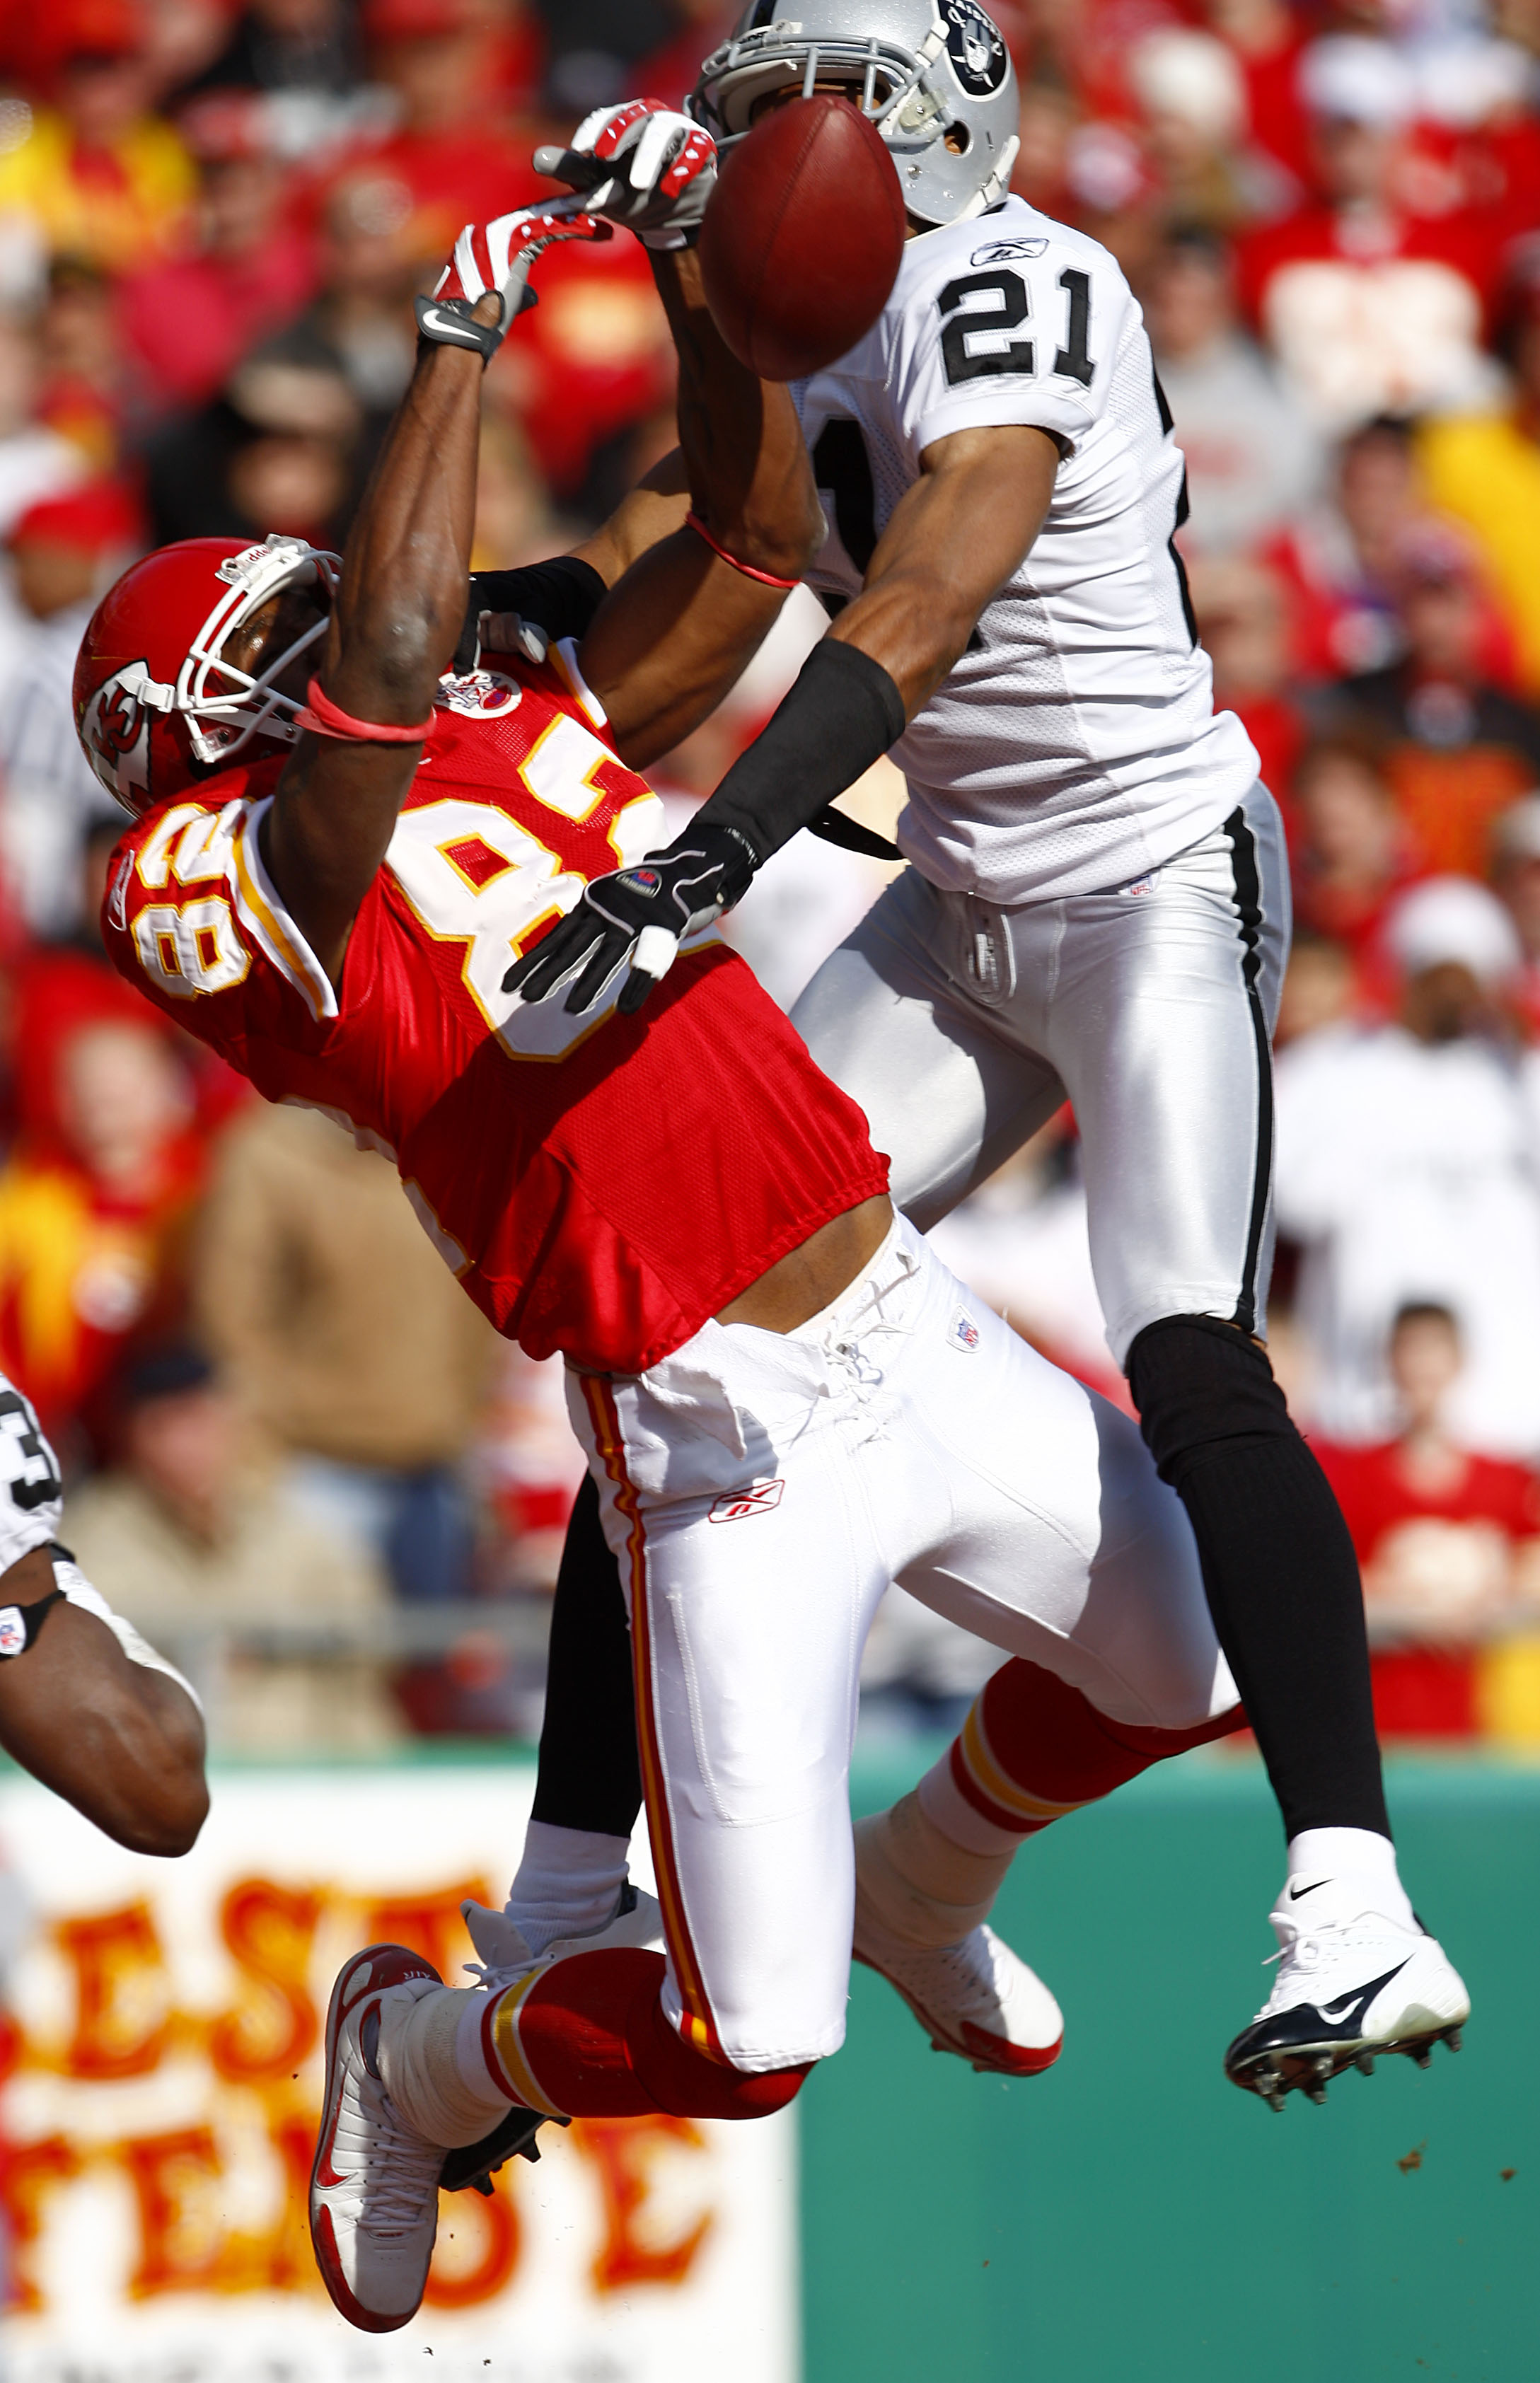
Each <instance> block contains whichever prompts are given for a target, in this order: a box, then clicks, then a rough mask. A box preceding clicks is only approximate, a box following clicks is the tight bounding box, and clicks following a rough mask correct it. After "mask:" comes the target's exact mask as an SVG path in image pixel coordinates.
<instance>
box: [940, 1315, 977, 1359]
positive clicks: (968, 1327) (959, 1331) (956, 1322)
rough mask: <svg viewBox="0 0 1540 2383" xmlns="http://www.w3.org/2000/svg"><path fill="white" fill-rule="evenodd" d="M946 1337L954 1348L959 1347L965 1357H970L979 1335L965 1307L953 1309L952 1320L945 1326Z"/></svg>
mask: <svg viewBox="0 0 1540 2383" xmlns="http://www.w3.org/2000/svg"><path fill="white" fill-rule="evenodd" d="M946 1337H947V1339H948V1340H950V1341H951V1343H952V1346H953V1347H954V1349H960V1350H961V1351H962V1352H963V1354H964V1356H965V1357H971V1356H972V1354H973V1352H974V1351H975V1350H976V1349H977V1348H978V1346H979V1337H980V1336H979V1327H978V1326H977V1324H975V1322H974V1321H973V1318H972V1316H971V1315H969V1314H968V1312H967V1308H966V1307H956V1308H954V1309H953V1311H952V1321H951V1323H950V1324H949V1325H948V1326H947V1327H946Z"/></svg>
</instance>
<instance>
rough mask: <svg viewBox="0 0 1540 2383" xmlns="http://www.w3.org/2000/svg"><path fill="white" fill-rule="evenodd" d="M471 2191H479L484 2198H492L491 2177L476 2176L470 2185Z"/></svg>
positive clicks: (487, 2199) (488, 2199)
mask: <svg viewBox="0 0 1540 2383" xmlns="http://www.w3.org/2000/svg"><path fill="white" fill-rule="evenodd" d="M471 2191H472V2192H479V2193H480V2194H481V2196H482V2198H483V2199H484V2200H486V2201H490V2200H491V2198H492V2179H491V2178H490V2177H489V2176H478V2177H477V2179H476V2180H475V2182H474V2184H473V2185H472V2187H471Z"/></svg>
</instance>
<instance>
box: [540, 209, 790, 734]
mask: <svg viewBox="0 0 1540 2383" xmlns="http://www.w3.org/2000/svg"><path fill="white" fill-rule="evenodd" d="M653 273H654V278H655V280H656V281H657V283H658V288H659V294H660V295H661V297H662V300H663V303H664V306H665V307H666V309H667V310H668V315H669V323H670V327H671V330H672V332H673V340H674V346H675V349H676V350H677V352H678V356H679V399H678V407H679V436H680V454H681V459H682V462H683V466H684V474H685V476H686V479H687V483H688V491H689V508H690V512H691V513H692V515H693V517H694V520H695V521H696V522H697V523H698V524H699V525H701V526H700V528H698V529H697V528H694V527H691V528H685V527H683V526H681V527H679V528H678V529H676V530H675V531H674V532H673V534H672V535H671V537H664V538H662V539H660V540H659V542H658V543H656V544H654V545H651V546H649V547H648V548H647V550H646V551H645V552H643V553H641V554H640V555H639V556H638V557H637V559H636V560H635V561H634V562H632V563H631V565H630V567H629V568H628V569H627V570H626V572H625V573H624V574H623V575H622V577H621V579H620V580H619V581H618V583H617V584H616V585H615V586H613V587H612V589H611V591H610V595H609V597H608V598H607V599H606V600H605V602H604V603H603V604H602V605H601V606H600V608H599V611H598V613H597V615H596V616H595V619H594V624H593V626H592V627H591V628H590V630H589V631H588V634H587V636H585V638H584V640H583V644H582V647H581V648H580V651H579V655H578V660H579V663H580V665H581V668H582V671H583V675H584V677H585V680H586V681H587V684H588V685H589V686H590V687H592V689H593V691H594V693H595V694H596V695H597V696H598V699H599V701H600V702H601V703H602V704H603V706H604V708H605V711H606V712H607V714H608V716H609V720H610V733H611V735H612V736H613V738H614V741H615V746H616V749H617V750H618V752H619V753H620V756H621V759H622V760H623V761H625V762H626V763H627V764H628V765H629V766H630V767H631V768H632V769H638V770H639V769H645V768H646V767H647V763H648V762H650V761H653V760H655V759H657V757H658V755H659V753H666V752H667V751H668V750H669V749H670V748H671V747H672V746H674V745H677V744H678V743H679V742H680V740H681V739H682V738H683V737H684V736H687V735H689V734H690V733H691V731H692V730H693V729H695V728H696V727H698V726H699V724H700V722H701V721H703V720H704V719H705V718H706V717H707V715H708V713H709V712H711V711H713V710H715V708H716V706H717V705H718V704H719V703H720V702H721V698H722V697H723V696H724V695H725V694H726V693H727V692H728V689H729V688H730V687H732V686H733V685H734V684H735V682H736V681H737V679H738V678H739V677H740V676H741V675H742V673H743V671H744V669H745V666H746V664H747V663H748V662H749V661H751V660H752V659H753V656H754V655H755V653H756V652H757V651H758V648H759V646H760V645H761V644H762V642H763V640H764V637H765V635H766V632H767V631H768V630H769V628H770V624H772V622H773V621H774V620H775V617H776V615H777V613H778V612H779V611H780V610H781V607H782V604H783V603H784V602H785V599H786V591H787V589H788V587H789V586H794V585H795V582H796V580H797V579H798V578H799V577H800V576H801V574H802V573H803V572H804V571H805V570H806V569H807V565H808V563H809V562H811V561H812V559H813V556H814V555H815V554H816V553H817V551H818V549H819V544H820V543H821V541H822V537H823V518H822V515H821V513H820V512H819V502H818V492H817V490H816V488H814V486H813V475H812V471H811V468H810V466H809V463H808V460H807V448H806V446H805V445H804V443H803V438H802V433H801V430H800V428H799V427H798V424H797V418H796V413H795V408H794V407H793V404H792V401H791V397H790V394H789V392H788V391H787V390H786V389H783V388H780V387H778V386H776V385H774V384H773V383H768V382H763V381H760V380H758V379H757V378H756V377H755V376H754V374H752V373H751V372H749V371H747V370H746V369H745V366H744V365H742V364H739V362H738V361H737V358H736V357H735V356H734V355H733V353H732V352H731V350H730V349H729V348H728V347H727V345H726V343H725V341H724V340H722V337H721V333H720V332H719V331H718V329H717V327H716V325H715V324H714V323H713V321H712V320H711V316H710V314H709V311H708V307H707V304H706V298H705V293H704V291H703V290H702V288H701V281H700V267H699V265H698V263H697V261H696V253H695V251H694V250H693V249H679V250H674V251H671V252H669V253H665V254H661V255H657V254H655V256H654V259H653ZM655 501H656V500H655ZM676 501H677V500H676ZM703 532H704V533H706V535H703V534H702V533H703ZM713 540H714V541H715V544H714V545H713V544H712V543H711V541H713ZM728 558H731V560H729V559H728ZM735 565H736V566H743V567H734V566H735Z"/></svg>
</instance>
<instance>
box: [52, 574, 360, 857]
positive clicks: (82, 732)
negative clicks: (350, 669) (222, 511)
mask: <svg viewBox="0 0 1540 2383" xmlns="http://www.w3.org/2000/svg"><path fill="white" fill-rule="evenodd" d="M340 568H341V565H340V562H339V559H338V557H337V556H336V555H335V554H326V553H323V552H322V551H321V550H320V549H318V548H315V547H313V546H307V545H306V543H305V541H304V539H303V538H302V537H277V536H275V537H270V538H268V540H267V541H266V543H265V545H264V546H243V545H242V544H241V542H240V539H239V538H235V537H184V538H182V539H180V540H179V543H178V544H177V545H175V546H163V547H161V548H160V549H159V550H158V551H157V552H156V553H154V554H147V555H145V556H144V557H143V558H142V560H141V561H140V562H136V563H133V564H132V565H131V566H130V567H129V570H127V571H125V573H124V574H123V576H122V578H121V579H119V580H117V582H116V583H115V584H114V586H111V587H109V588H108V590H107V592H106V594H105V596H104V597H103V599H102V600H101V602H100V604H98V605H97V607H96V610H95V611H94V612H93V613H92V618H91V624H90V626H89V627H88V628H87V630H86V633H85V636H83V637H82V638H81V640H80V654H79V656H78V657H77V659H76V663H75V733H76V735H78V736H79V737H80V743H81V745H82V746H83V747H84V748H85V757H86V759H87V760H88V761H89V762H90V763H91V766H92V769H93V770H94V771H95V772H96V775H97V776H98V777H99V778H100V779H101V781H102V784H103V785H104V786H105V788H106V790H107V792H108V793H109V794H110V795H116V796H117V800H118V801H119V802H120V803H121V804H122V805H123V807H124V809H126V810H129V811H132V812H133V814H134V815H135V817H136V818H137V817H139V816H141V815H142V813H143V812H145V811H147V810H149V809H151V808H152V807H153V806H154V804H156V803H161V802H164V801H165V800H166V796H168V795H175V794H180V793H181V792H182V791H183V790H184V789H185V788H186V787H188V786H190V785H192V784H194V783H195V782H196V781H197V780H198V779H199V778H201V777H206V776H207V775H208V773H209V772H210V771H212V770H217V769H225V768H227V767H228V765H229V763H230V762H231V761H233V760H234V759H236V758H237V756H238V755H239V754H240V753H241V752H243V751H244V750H245V749H246V747H248V746H249V745H251V744H252V742H253V739H255V740H258V744H259V750H260V751H264V752H271V751H272V750H273V749H274V748H275V747H279V748H281V747H285V746H289V745H292V744H293V743H294V742H295V740H296V738H297V737H298V735H299V733H300V732H299V730H298V728H297V727H296V726H295V714H296V713H297V712H298V711H299V710H301V709H302V702H301V701H300V700H298V699H296V698H294V697H292V696H288V695H281V694H280V693H279V692H278V690H277V686H275V685H274V684H273V682H274V681H275V679H277V676H278V674H279V673H280V672H282V671H283V670H285V669H286V668H287V667H288V665H289V664H290V662H291V661H293V659H294V657H295V655H296V654H302V653H303V652H305V651H306V649H307V648H309V647H311V646H313V645H314V643H315V640H316V639H317V638H318V637H320V636H322V635H323V634H324V633H325V630H326V620H325V618H323V619H321V620H319V621H316V622H313V623H312V624H311V626H310V627H309V628H308V629H306V630H305V632H304V634H303V635H302V636H299V637H296V638H295V639H294V640H293V641H292V642H291V643H290V644H289V645H287V646H285V647H284V648H283V649H282V650H281V651H279V652H273V653H265V654H264V655H262V657H261V667H260V672H259V674H258V675H257V676H256V677H254V678H253V676H252V675H251V673H249V672H246V671H242V670H237V669H236V668H235V666H234V664H233V663H231V662H228V661H221V659H220V648H221V647H222V646H223V644H224V642H225V640H226V638H227V637H228V636H230V635H231V634H232V632H233V631H235V630H237V629H239V628H240V627H241V626H242V625H243V624H244V623H246V622H247V621H249V620H250V619H251V617H252V614H253V612H254V611H256V610H257V608H258V606H259V605H262V604H265V603H266V602H267V600H268V599H269V597H272V596H276V595H277V594H279V593H280V592H281V591H282V590H283V589H285V588H288V587H294V586H301V587H303V586H312V587H314V588H315V589H316V590H317V593H318V594H319V595H321V596H322V598H323V601H326V600H328V599H329V598H330V597H331V595H332V594H333V593H334V592H335V590H336V586H337V581H338V574H339V571H340ZM253 758H255V757H254V756H253Z"/></svg>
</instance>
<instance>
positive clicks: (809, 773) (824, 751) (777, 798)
mask: <svg viewBox="0 0 1540 2383" xmlns="http://www.w3.org/2000/svg"><path fill="white" fill-rule="evenodd" d="M904 726H905V713H904V698H903V697H902V696H901V695H900V694H899V692H898V689H897V687H896V686H895V685H893V680H892V679H891V678H890V677H889V675H888V673H887V672H886V671H885V670H884V669H883V668H882V665H881V662H874V661H872V659H871V657H870V655H869V654H863V653H862V652H861V651H860V650H859V648H857V647H856V646H847V645H844V644H843V643H841V642H839V641H837V640H836V639H834V638H832V637H825V638H824V639H823V640H822V642H821V643H820V644H819V645H816V646H815V647H814V648H813V650H812V652H811V653H810V654H809V655H808V657H807V661H805V662H804V663H803V665H802V669H801V671H800V672H799V673H798V675H797V679H796V683H795V685H794V686H793V687H792V689H791V692H790V693H789V694H788V695H787V696H786V698H785V699H784V701H783V702H782V704H781V706H780V708H779V710H777V711H775V712H774V713H773V714H772V716H771V718H770V721H769V722H767V724H766V725H765V727H764V728H763V729H762V730H761V731H760V733H759V735H758V736H757V737H756V738H755V740H754V742H753V744H752V745H751V746H750V747H749V748H748V750H747V752H746V753H743V754H740V756H739V758H738V759H737V760H736V761H734V762H733V767H732V768H731V770H729V772H728V773H727V775H726V777H725V778H724V779H723V780H722V782H721V785H720V786H719V787H718V788H717V791H716V793H715V794H714V795H713V796H711V797H710V799H709V800H708V802H706V803H703V804H702V806H701V808H700V809H699V810H698V811H697V812H696V821H701V822H704V823H707V824H708V825H710V826H713V827H730V828H733V829H735V830H736V832H737V833H738V834H740V835H741V836H744V837H745V838H746V839H747V841H748V842H749V843H750V844H751V845H752V846H753V847H754V850H755V852H756V853H757V855H758V858H759V859H760V860H761V861H766V860H768V859H769V858H770V854H771V853H772V852H779V851H780V849H781V846H782V845H783V844H789V843H790V841H791V839H792V837H793V836H794V835H795V833H796V832H797V829H798V828H799V827H807V826H808V825H809V824H810V823H811V821H814V820H816V819H818V818H819V814H820V813H821V812H822V811H823V810H824V809H826V807H827V806H828V805H829V804H830V803H832V801H833V799H834V796H836V795H843V794H844V790H845V788H846V787H847V786H853V785H854V784H855V783H856V779H857V778H858V777H860V776H861V775H862V773H863V772H865V771H867V770H869V769H870V767H871V765H872V763H873V762H874V761H877V760H880V759H881V757H882V755H883V754H884V753H885V752H886V751H887V749H888V747H889V746H890V745H892V744H893V743H895V742H896V741H897V739H898V738H899V737H900V736H902V735H903V734H904ZM863 833H864V832H863ZM842 840H843V839H842ZM864 848H869V847H864Z"/></svg>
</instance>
